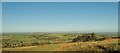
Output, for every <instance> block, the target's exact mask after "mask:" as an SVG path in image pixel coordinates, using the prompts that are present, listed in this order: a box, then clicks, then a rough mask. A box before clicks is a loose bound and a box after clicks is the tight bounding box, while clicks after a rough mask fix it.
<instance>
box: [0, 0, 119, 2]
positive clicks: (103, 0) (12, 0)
mask: <svg viewBox="0 0 120 53" xmlns="http://www.w3.org/2000/svg"><path fill="white" fill-rule="evenodd" d="M2 1H3V2H118V1H119V0H2Z"/></svg>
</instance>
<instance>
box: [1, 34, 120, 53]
mask: <svg viewBox="0 0 120 53" xmlns="http://www.w3.org/2000/svg"><path fill="white" fill-rule="evenodd" d="M119 40H120V38H119V37H118V35H117V34H116V33H105V34H102V33H3V34H2V42H3V43H2V44H3V46H2V48H3V49H2V50H3V51H119V49H120V47H119V45H120V42H119Z"/></svg>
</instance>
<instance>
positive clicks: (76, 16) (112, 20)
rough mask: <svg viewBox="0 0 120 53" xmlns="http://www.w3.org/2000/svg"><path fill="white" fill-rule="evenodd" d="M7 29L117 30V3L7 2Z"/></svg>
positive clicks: (30, 30) (5, 12)
mask: <svg viewBox="0 0 120 53" xmlns="http://www.w3.org/2000/svg"><path fill="white" fill-rule="evenodd" d="M2 7H3V8H2V9H3V12H2V13H3V19H2V22H3V23H2V26H3V28H2V29H3V30H2V31H3V32H66V31H68V32H69V31H77V32H78V31H79V32H117V30H118V4H117V2H37V3H36V2H27V3H26V2H4V3H3V6H2Z"/></svg>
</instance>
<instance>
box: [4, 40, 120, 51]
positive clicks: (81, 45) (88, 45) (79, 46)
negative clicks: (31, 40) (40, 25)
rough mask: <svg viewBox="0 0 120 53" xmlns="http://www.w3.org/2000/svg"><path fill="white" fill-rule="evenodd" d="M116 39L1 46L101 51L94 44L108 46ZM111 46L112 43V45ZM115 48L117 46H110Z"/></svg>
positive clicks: (26, 48) (38, 49) (19, 49)
mask: <svg viewBox="0 0 120 53" xmlns="http://www.w3.org/2000/svg"><path fill="white" fill-rule="evenodd" d="M117 42H118V39H107V40H104V41H94V42H77V43H64V44H48V45H42V46H41V45H40V46H28V47H17V48H3V50H4V51H84V50H85V51H86V50H89V51H90V50H91V51H101V50H104V49H101V48H98V47H96V46H98V45H100V46H103V47H106V48H108V47H109V46H108V45H109V44H113V43H117ZM112 46H113V45H112ZM112 49H114V50H117V47H116V46H115V48H112Z"/></svg>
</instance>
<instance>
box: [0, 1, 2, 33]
mask: <svg viewBox="0 0 120 53" xmlns="http://www.w3.org/2000/svg"><path fill="white" fill-rule="evenodd" d="M1 32H2V3H1V2H0V33H1Z"/></svg>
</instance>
